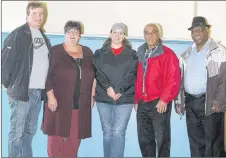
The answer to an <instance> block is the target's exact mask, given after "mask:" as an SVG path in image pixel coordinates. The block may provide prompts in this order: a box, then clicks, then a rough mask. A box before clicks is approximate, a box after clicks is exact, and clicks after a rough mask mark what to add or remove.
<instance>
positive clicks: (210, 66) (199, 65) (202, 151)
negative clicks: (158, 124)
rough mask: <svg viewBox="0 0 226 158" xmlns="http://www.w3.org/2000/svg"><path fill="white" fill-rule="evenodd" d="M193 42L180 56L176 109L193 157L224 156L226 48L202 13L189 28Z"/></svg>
mask: <svg viewBox="0 0 226 158" xmlns="http://www.w3.org/2000/svg"><path fill="white" fill-rule="evenodd" d="M188 30H189V31H191V37H192V39H193V41H194V44H193V45H192V46H190V47H189V48H188V49H187V50H186V51H185V52H184V53H183V54H182V55H181V58H180V67H181V79H182V80H181V89H180V93H179V95H178V98H177V99H176V100H175V109H176V112H177V113H178V114H181V115H183V113H184V111H185V110H186V123H187V131H188V137H189V143H190V151H191V156H192V157H219V156H223V154H224V149H223V132H222V129H223V128H222V125H223V113H222V112H224V111H225V110H226V108H225V105H226V50H225V48H224V47H223V46H222V45H221V44H220V43H217V42H215V41H214V40H213V39H212V38H210V36H209V32H210V25H209V24H208V23H207V21H206V19H205V18H204V17H201V16H197V17H194V18H193V21H192V26H191V27H190V28H188Z"/></svg>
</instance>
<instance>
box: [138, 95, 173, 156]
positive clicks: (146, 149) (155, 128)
mask: <svg viewBox="0 0 226 158" xmlns="http://www.w3.org/2000/svg"><path fill="white" fill-rule="evenodd" d="M158 101H159V99H157V100H154V101H151V102H147V103H143V102H142V101H139V103H138V104H139V105H138V111H137V132H138V141H139V146H140V150H141V153H142V156H143V157H156V144H157V153H158V157H170V141H171V139H170V116H171V109H172V102H170V103H169V104H168V105H167V111H166V112H165V113H161V114H160V113H158V112H157V109H156V107H155V106H156V105H157V103H158Z"/></svg>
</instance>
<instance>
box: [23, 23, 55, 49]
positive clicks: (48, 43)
mask: <svg viewBox="0 0 226 158" xmlns="http://www.w3.org/2000/svg"><path fill="white" fill-rule="evenodd" d="M22 27H23V28H24V32H25V33H26V34H28V35H29V36H31V29H30V26H29V25H28V23H27V22H26V23H25V24H24V25H23V26H22ZM39 31H40V32H41V34H42V36H43V38H44V40H45V42H46V46H47V48H48V49H49V50H50V47H51V45H50V42H49V40H48V38H47V37H46V36H45V34H44V33H43V31H42V29H39Z"/></svg>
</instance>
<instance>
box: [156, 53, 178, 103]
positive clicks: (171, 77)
mask: <svg viewBox="0 0 226 158" xmlns="http://www.w3.org/2000/svg"><path fill="white" fill-rule="evenodd" d="M165 64H166V65H165V70H164V73H165V75H164V76H165V77H164V89H163V91H162V93H161V96H160V100H161V101H163V102H165V103H167V104H168V103H169V102H170V101H172V100H173V99H174V98H175V97H176V96H177V94H178V92H179V87H180V81H181V80H180V67H179V60H178V58H177V56H176V55H175V54H174V52H172V51H171V52H170V54H169V57H168V60H167V62H166V63H165Z"/></svg>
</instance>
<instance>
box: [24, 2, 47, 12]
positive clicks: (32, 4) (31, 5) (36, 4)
mask: <svg viewBox="0 0 226 158" xmlns="http://www.w3.org/2000/svg"><path fill="white" fill-rule="evenodd" d="M36 8H43V9H44V7H43V4H42V2H37V1H34V2H30V3H28V5H27V9H26V11H27V15H29V14H30V9H36Z"/></svg>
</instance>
